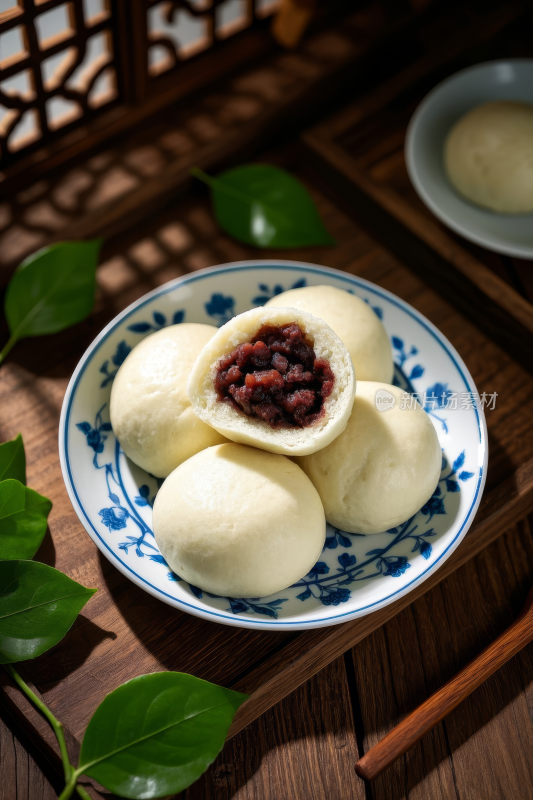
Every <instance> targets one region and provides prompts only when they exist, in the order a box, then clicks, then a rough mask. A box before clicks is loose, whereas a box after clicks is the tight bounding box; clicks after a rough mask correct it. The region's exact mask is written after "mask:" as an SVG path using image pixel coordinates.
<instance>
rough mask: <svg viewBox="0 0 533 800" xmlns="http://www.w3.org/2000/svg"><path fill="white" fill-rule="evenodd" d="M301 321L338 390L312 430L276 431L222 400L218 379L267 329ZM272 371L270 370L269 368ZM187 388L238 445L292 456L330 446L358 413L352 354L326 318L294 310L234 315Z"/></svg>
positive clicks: (204, 414)
mask: <svg viewBox="0 0 533 800" xmlns="http://www.w3.org/2000/svg"><path fill="white" fill-rule="evenodd" d="M291 322H295V323H297V324H298V325H299V326H300V328H301V330H302V331H303V332H304V333H305V334H306V336H307V337H309V339H310V340H311V341H312V343H313V347H314V351H315V354H316V358H317V359H326V360H327V361H328V362H329V364H330V367H331V369H332V370H333V373H334V376H335V381H334V386H333V391H332V392H331V394H330V395H329V397H327V398H326V399H325V400H324V403H323V407H324V410H325V413H324V414H323V416H322V417H321V418H320V419H319V420H318V421H316V422H314V423H313V424H312V425H309V426H308V427H299V426H298V427H294V428H278V429H274V428H272V427H270V425H269V424H268V423H267V422H265V421H264V420H263V419H260V418H259V417H257V416H248V415H247V414H245V413H244V412H241V411H237V410H235V408H233V406H232V405H230V404H229V403H227V402H223V401H220V400H219V399H218V396H217V392H216V390H215V386H214V379H215V376H216V373H217V368H218V364H219V361H220V359H222V358H223V357H225V356H228V355H229V354H231V353H232V352H233V351H234V350H235V349H236V348H237V347H238V346H239V345H241V344H244V343H248V342H250V341H251V339H253V337H254V336H255V334H256V333H257V332H258V331H259V330H260V329H261V328H262V327H263V326H265V325H271V326H275V327H276V326H283V325H287V324H289V323H291ZM265 369H270V367H265ZM187 390H188V393H189V397H190V400H191V403H192V407H193V409H194V411H195V412H196V414H197V415H198V416H199V417H200V419H201V420H203V421H204V422H206V423H207V424H209V425H212V426H213V428H215V429H216V430H217V431H219V433H221V434H223V435H224V436H227V438H228V439H231V440H232V441H234V442H240V443H241V444H249V445H253V446H255V447H260V448H261V449H263V450H269V451H270V452H273V453H283V454H285V455H289V456H295V455H304V454H306V453H314V452H315V451H316V450H319V449H320V448H321V447H325V446H326V445H327V444H329V443H330V442H331V441H333V439H335V437H336V436H338V435H339V433H341V431H343V430H344V428H345V427H346V423H347V422H348V418H349V416H350V412H351V410H352V405H353V398H354V392H355V377H354V370H353V365H352V361H351V358H350V355H349V353H348V351H347V349H346V347H345V346H344V345H343V343H342V342H341V340H340V339H339V337H338V336H337V334H335V333H334V332H333V331H332V330H331V328H330V327H329V325H327V324H326V323H325V322H324V321H323V320H321V319H318V318H317V317H313V316H312V315H311V314H308V313H307V312H305V311H300V310H298V309H294V308H265V307H260V308H253V309H251V310H250V311H245V312H244V313H243V314H239V315H238V316H236V317H233V319H231V320H230V321H229V322H227V323H226V324H225V325H224V326H223V327H222V328H219V329H218V331H217V333H216V334H215V336H213V338H212V339H211V340H210V341H209V342H208V343H207V344H206V346H205V347H204V349H203V350H202V352H201V353H200V355H199V356H198V358H197V360H196V363H195V364H194V366H193V368H192V371H191V376H190V378H189V382H188V386H187Z"/></svg>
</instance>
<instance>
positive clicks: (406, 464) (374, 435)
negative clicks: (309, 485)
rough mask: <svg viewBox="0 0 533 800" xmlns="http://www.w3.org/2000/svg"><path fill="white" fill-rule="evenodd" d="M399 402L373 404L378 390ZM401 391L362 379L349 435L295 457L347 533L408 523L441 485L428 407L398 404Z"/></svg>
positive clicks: (331, 515)
mask: <svg viewBox="0 0 533 800" xmlns="http://www.w3.org/2000/svg"><path fill="white" fill-rule="evenodd" d="M378 390H382V392H383V391H384V392H386V393H389V394H390V395H392V397H393V398H394V401H395V403H394V406H393V407H391V408H388V409H387V410H386V411H380V410H378V409H377V408H376V404H375V398H376V392H377V391H378ZM402 394H403V392H402V390H401V389H398V388H397V387H395V386H390V385H387V384H383V383H377V382H374V381H358V382H357V391H356V395H355V402H354V406H353V411H352V415H351V417H350V420H349V422H348V425H347V427H346V430H345V431H344V433H342V434H341V435H340V436H339V437H338V438H337V439H335V441H334V442H332V443H331V444H330V445H329V446H328V447H326V448H324V449H323V450H320V452H318V453H314V454H313V455H310V456H306V457H304V458H298V459H297V463H298V464H299V465H300V466H301V467H302V468H303V470H304V471H305V472H306V474H307V475H308V476H309V477H310V478H311V480H312V482H313V484H314V486H315V487H316V489H317V490H318V493H319V495H320V497H321V499H322V503H323V504H324V511H325V513H326V519H327V521H328V522H329V523H330V524H331V525H334V526H335V527H337V528H340V529H341V530H344V531H348V532H350V533H379V532H381V531H385V530H388V529H389V528H393V527H395V526H396V525H398V524H399V523H401V522H405V521H406V520H407V519H409V517H411V516H412V515H413V514H415V513H416V512H417V511H418V510H419V509H420V508H422V506H423V505H424V503H425V502H426V501H427V500H429V498H430V497H431V495H432V494H433V492H434V491H435V487H436V486H437V483H438V480H439V476H440V471H441V459H442V453H441V449H440V445H439V440H438V438H437V434H436V432H435V428H434V427H433V424H432V422H431V420H430V418H429V416H428V415H427V414H426V412H425V411H424V409H423V408H421V406H420V405H419V404H418V403H416V401H414V403H413V408H404V409H402V408H401V407H400V405H401V397H402Z"/></svg>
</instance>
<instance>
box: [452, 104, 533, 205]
mask: <svg viewBox="0 0 533 800" xmlns="http://www.w3.org/2000/svg"><path fill="white" fill-rule="evenodd" d="M444 160H445V164H446V170H447V172H448V177H449V179H450V181H451V183H452V184H453V186H455V188H456V189H457V191H458V192H460V194H462V195H464V197H466V199H467V200H470V201H471V202H472V203H476V204H477V205H480V206H484V207H485V208H490V209H491V210H492V211H499V212H502V213H504V214H521V213H526V212H531V211H533V105H531V104H529V103H519V102H516V101H509V100H499V101H497V102H492V103H484V104H483V105H480V106H477V107H476V108H474V109H472V110H471V111H469V112H468V113H467V114H465V115H464V116H463V117H461V119H460V120H459V121H458V122H456V124H455V125H454V126H453V128H452V129H451V131H450V133H449V134H448V137H447V139H446V142H445V145H444Z"/></svg>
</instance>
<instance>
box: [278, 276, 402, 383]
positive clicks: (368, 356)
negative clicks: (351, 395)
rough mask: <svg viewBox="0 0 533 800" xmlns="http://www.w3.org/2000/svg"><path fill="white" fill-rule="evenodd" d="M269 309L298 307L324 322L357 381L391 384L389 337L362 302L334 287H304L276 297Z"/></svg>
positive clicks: (391, 367) (369, 308) (367, 306)
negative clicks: (341, 344)
mask: <svg viewBox="0 0 533 800" xmlns="http://www.w3.org/2000/svg"><path fill="white" fill-rule="evenodd" d="M271 306H290V307H291V308H299V309H301V310H302V311H307V312H309V314H313V315H314V316H315V317H319V318H320V319H323V320H324V322H327V324H328V325H329V326H330V328H331V329H332V330H334V331H335V333H336V334H337V336H338V337H339V338H340V339H341V341H342V342H344V344H345V345H346V348H347V350H348V352H349V354H350V356H351V358H352V361H353V365H354V368H355V377H356V378H357V380H358V381H383V382H384V383H390V382H391V381H392V376H393V369H394V367H393V363H392V352H391V346H390V342H389V337H388V336H387V332H386V331H385V328H384V327H383V325H382V323H381V322H380V320H379V319H378V317H377V316H376V314H375V312H374V311H373V310H372V308H371V307H370V306H369V305H368V303H365V302H364V300H361V299H360V298H359V297H356V296H355V295H353V294H350V293H349V292H346V291H345V290H344V289H336V288H335V287H334V286H304V287H302V288H301V289H289V291H287V292H282V293H281V294H278V295H276V296H275V297H273V298H272V299H271V300H269V301H268V303H266V307H267V308H268V307H271Z"/></svg>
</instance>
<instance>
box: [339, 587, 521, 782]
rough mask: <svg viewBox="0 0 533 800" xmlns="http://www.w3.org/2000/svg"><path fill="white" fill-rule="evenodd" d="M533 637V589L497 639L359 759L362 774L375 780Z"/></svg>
mask: <svg viewBox="0 0 533 800" xmlns="http://www.w3.org/2000/svg"><path fill="white" fill-rule="evenodd" d="M532 640H533V589H530V590H529V593H528V595H527V598H526V602H525V604H524V608H523V609H522V611H521V612H520V614H519V615H518V617H517V618H516V620H515V621H514V622H513V623H512V624H511V625H510V626H509V627H508V628H506V629H505V631H504V632H503V633H502V634H500V636H498V638H497V639H495V640H494V641H493V642H491V643H490V644H489V645H488V646H487V647H486V648H485V649H484V650H482V651H481V653H479V655H477V656H476V657H475V658H474V659H473V660H472V661H470V662H469V663H468V664H467V665H466V666H465V667H463V669H462V670H460V672H458V673H457V675H454V676H453V678H451V680H449V681H448V682H447V683H445V684H444V686H442V687H441V688H440V689H438V690H437V691H436V692H435V693H434V694H432V695H431V697H428V699H427V700H425V701H424V702H423V703H422V704H421V705H419V706H418V707H417V708H416V709H415V710H414V711H411V713H410V714H408V715H407V716H406V717H405V719H403V720H402V721H401V722H400V723H399V724H398V725H396V727H395V728H393V729H392V731H390V732H389V733H388V734H387V735H386V736H385V738H383V739H382V740H381V741H380V742H378V744H377V745H375V746H374V747H372V748H371V749H370V750H369V751H368V753H365V755H364V756H363V757H362V758H361V759H359V761H358V762H357V764H356V765H355V771H356V773H357V774H358V775H359V777H361V778H364V780H367V781H370V780H375V778H377V776H378V775H381V773H382V772H384V771H385V770H386V769H388V768H389V767H391V766H392V764H393V763H394V762H395V761H396V760H397V759H398V758H400V756H402V755H403V754H404V753H405V752H407V750H410V749H411V748H412V747H414V745H415V744H416V743H417V742H418V741H419V739H421V738H422V737H423V736H427V734H428V733H429V732H430V731H431V730H432V729H433V728H434V727H435V725H437V723H438V722H440V721H441V720H443V719H444V718H445V717H447V716H448V714H449V713H450V712H451V711H453V709H454V708H457V706H458V705H460V703H463V702H464V701H465V700H466V698H467V697H468V695H470V694H471V693H472V692H473V691H474V690H475V689H477V688H478V687H479V686H481V684H482V683H485V681H486V680H487V679H488V678H490V676H491V675H493V674H494V673H495V672H496V671H497V670H499V669H501V668H502V666H503V665H504V664H505V663H507V661H509V659H511V658H512V657H513V656H515V655H516V654H517V653H518V652H519V651H520V650H522V649H523V648H524V647H526V645H528V644H530V642H531V641H532Z"/></svg>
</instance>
